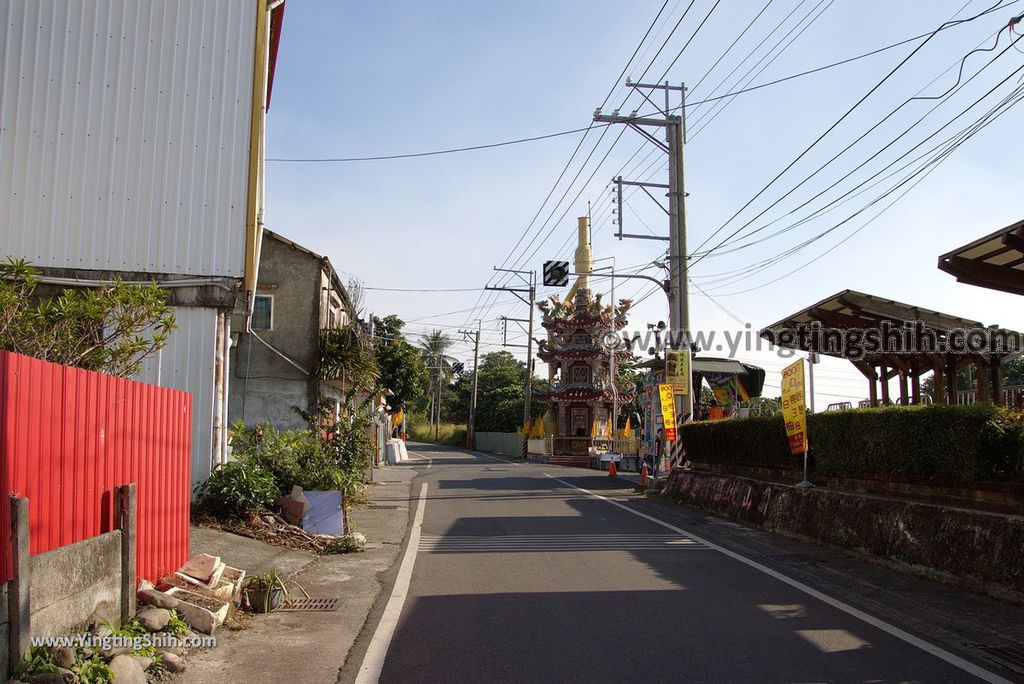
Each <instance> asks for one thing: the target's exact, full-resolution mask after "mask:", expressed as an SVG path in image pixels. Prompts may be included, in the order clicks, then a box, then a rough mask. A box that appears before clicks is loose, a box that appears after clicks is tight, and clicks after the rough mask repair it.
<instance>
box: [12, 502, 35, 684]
mask: <svg viewBox="0 0 1024 684" xmlns="http://www.w3.org/2000/svg"><path fill="white" fill-rule="evenodd" d="M10 507H11V581H10V582H9V584H8V593H7V599H8V611H7V612H8V618H9V620H10V649H9V658H8V667H9V668H10V669H11V670H13V669H14V668H15V666H17V664H18V661H20V660H21V657H22V656H23V655H25V654H26V653H28V652H29V650H30V649H31V646H32V641H31V639H32V602H31V600H30V596H29V580H30V573H31V571H32V570H31V565H30V561H29V555H28V554H29V551H28V548H29V547H28V541H29V530H28V499H25V498H20V497H17V496H14V495H13V494H12V495H11V500H10Z"/></svg>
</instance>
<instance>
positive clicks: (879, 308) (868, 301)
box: [759, 290, 1024, 368]
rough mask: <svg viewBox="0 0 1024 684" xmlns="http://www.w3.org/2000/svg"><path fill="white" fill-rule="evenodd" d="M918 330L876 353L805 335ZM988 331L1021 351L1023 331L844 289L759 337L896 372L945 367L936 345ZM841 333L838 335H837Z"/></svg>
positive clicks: (963, 357) (969, 356) (891, 339)
mask: <svg viewBox="0 0 1024 684" xmlns="http://www.w3.org/2000/svg"><path fill="white" fill-rule="evenodd" d="M886 327H888V328H890V329H895V330H906V329H914V330H915V334H914V335H913V336H892V337H889V338H887V339H885V340H884V341H883V346H882V347H881V348H879V349H878V350H877V351H872V350H870V349H868V347H867V346H860V347H858V346H857V345H851V344H849V337H848V336H847V337H845V338H844V339H843V341H842V342H841V343H837V344H836V346H833V345H832V343H833V342H834V341H835V340H833V339H830V338H828V337H827V336H825V335H823V334H822V335H818V334H814V335H800V334H798V333H800V331H808V330H813V329H814V328H819V329H822V330H828V331H837V332H838V333H839V334H840V335H844V334H846V335H848V333H849V332H850V331H861V332H862V333H863V332H866V331H881V330H884V329H885V328H886ZM957 330H986V331H988V332H993V333H998V334H999V335H1001V336H1003V337H1005V338H1006V339H1013V340H1016V342H1017V348H1020V342H1021V340H1022V339H1024V337H1022V336H1021V335H1020V333H1017V332H1014V331H1010V330H1005V329H1002V328H999V327H998V326H985V325H984V324H983V323H981V322H980V321H976V320H973V319H969V318H962V317H960V316H954V315H951V314H946V313H942V312H939V311H933V310H932V309H926V308H924V307H920V306H913V305H911V304H904V303H903V302H897V301H895V300H892V299H887V298H885V297H878V296H876V295H870V294H865V293H863V292H857V291H855V290H843V291H842V292H838V293H836V294H834V295H832V296H831V297H827V298H825V299H823V300H821V301H820V302H817V303H815V304H812V305H811V306H809V307H807V308H805V309H801V310H800V311H798V312H796V313H794V314H791V315H789V316H787V317H786V318H784V319H782V320H780V321H777V322H775V323H772V324H771V325H769V326H766V327H765V328H764V329H763V330H761V331H760V333H759V334H760V336H761V337H763V338H764V339H766V340H768V341H769V342H771V343H773V344H775V345H777V346H780V347H783V348H787V349H798V350H801V351H807V352H810V351H815V352H818V353H821V354H826V355H829V356H835V357H837V358H845V359H849V360H851V361H854V362H861V361H863V362H867V363H869V364H871V365H886V366H889V367H891V368H909V365H910V362H911V361H915V360H916V361H922V362H924V363H925V365H927V366H928V367H936V366H941V365H944V363H945V361H944V359H943V357H942V355H941V354H940V353H937V350H936V348H935V346H934V345H933V343H932V341H933V340H934V341H936V342H937V343H938V344H940V345H941V344H945V343H946V342H947V341H948V340H949V337H950V335H949V334H950V333H951V332H952V331H957ZM838 336H839V335H837V336H836V337H838ZM980 355H981V354H980V353H979V354H959V358H958V363H961V362H964V363H966V362H967V361H970V360H974V359H977V358H979V356H980Z"/></svg>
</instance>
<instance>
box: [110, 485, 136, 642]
mask: <svg viewBox="0 0 1024 684" xmlns="http://www.w3.org/2000/svg"><path fill="white" fill-rule="evenodd" d="M115 494H116V498H115V502H116V504H115V505H116V510H117V520H118V528H119V529H120V530H121V621H122V622H124V621H126V620H129V619H131V618H132V616H134V615H135V592H136V591H137V590H138V582H137V580H136V574H135V573H136V565H135V563H136V561H135V558H136V542H137V537H136V527H135V522H136V500H135V498H136V496H135V495H136V492H135V483H134V482H133V483H131V484H126V485H121V486H120V487H118V488H117V489H116V490H115Z"/></svg>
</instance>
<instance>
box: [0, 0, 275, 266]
mask: <svg viewBox="0 0 1024 684" xmlns="http://www.w3.org/2000/svg"><path fill="white" fill-rule="evenodd" d="M255 25H256V2H255V0H174V1H173V2H169V1H167V0H89V1H88V2H82V1H70V0H2V1H0V231H2V232H0V255H5V254H11V255H14V256H19V257H24V258H26V259H28V260H30V261H32V262H33V263H35V264H37V265H40V266H51V267H58V268H60V267H69V268H83V269H103V270H118V271H146V272H154V273H174V274H187V275H200V276H202V275H216V276H231V277H241V276H242V274H243V266H244V263H243V257H244V248H245V203H246V192H247V161H248V156H249V117H250V102H251V98H252V72H253V46H254V40H255V30H254V27H255Z"/></svg>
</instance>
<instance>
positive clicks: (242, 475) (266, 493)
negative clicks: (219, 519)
mask: <svg viewBox="0 0 1024 684" xmlns="http://www.w3.org/2000/svg"><path fill="white" fill-rule="evenodd" d="M278 494H279V491H278V488H277V483H276V482H275V481H274V476H273V474H271V473H270V471H268V470H264V469H263V468H261V467H260V466H259V465H257V464H255V463H252V462H250V461H232V462H231V463H225V464H223V465H220V466H217V468H216V470H214V471H213V473H212V474H211V475H210V477H209V479H207V480H206V482H204V483H203V484H202V485H200V486H199V498H200V503H201V504H202V505H203V506H204V507H205V508H206V509H207V510H209V511H210V512H211V513H214V514H215V515H227V516H237V515H241V514H242V513H246V512H248V511H254V510H259V509H261V508H267V507H268V506H270V504H271V503H273V501H274V499H276V498H277V497H278Z"/></svg>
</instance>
